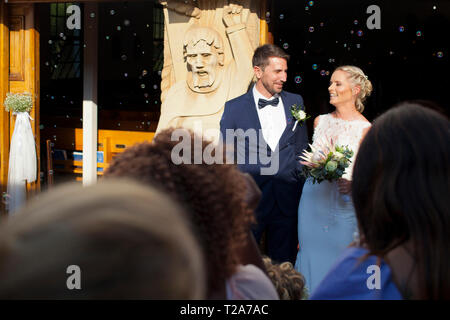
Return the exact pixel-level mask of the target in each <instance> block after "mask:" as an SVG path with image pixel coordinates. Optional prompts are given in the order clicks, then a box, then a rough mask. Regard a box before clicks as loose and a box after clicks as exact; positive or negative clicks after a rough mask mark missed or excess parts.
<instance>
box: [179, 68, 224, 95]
mask: <svg viewBox="0 0 450 320" xmlns="http://www.w3.org/2000/svg"><path fill="white" fill-rule="evenodd" d="M217 72H218V73H217ZM220 75H221V70H215V69H213V70H209V71H200V72H198V71H197V72H192V71H191V72H188V77H187V84H188V86H189V88H191V90H192V91H194V92H198V93H208V92H212V91H214V90H216V89H217V86H218V85H219V84H220V82H221V77H220Z"/></svg>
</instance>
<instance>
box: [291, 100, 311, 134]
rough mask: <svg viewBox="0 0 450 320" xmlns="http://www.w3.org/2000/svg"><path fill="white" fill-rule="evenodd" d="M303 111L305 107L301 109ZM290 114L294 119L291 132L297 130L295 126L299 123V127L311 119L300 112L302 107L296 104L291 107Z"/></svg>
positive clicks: (303, 112)
mask: <svg viewBox="0 0 450 320" xmlns="http://www.w3.org/2000/svg"><path fill="white" fill-rule="evenodd" d="M303 109H305V107H303ZM291 114H292V116H293V117H294V119H295V124H294V127H293V128H292V131H295V128H297V124H298V123H299V122H300V125H302V124H303V123H304V122H305V121H306V120H307V119H309V118H311V116H310V115H308V114H306V112H305V111H303V110H302V106H301V105H297V104H293V105H292V106H291Z"/></svg>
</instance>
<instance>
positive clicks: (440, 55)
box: [436, 51, 444, 58]
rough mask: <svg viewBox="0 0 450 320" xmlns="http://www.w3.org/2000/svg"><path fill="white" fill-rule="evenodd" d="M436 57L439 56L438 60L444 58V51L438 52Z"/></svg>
mask: <svg viewBox="0 0 450 320" xmlns="http://www.w3.org/2000/svg"><path fill="white" fill-rule="evenodd" d="M436 56H437V57H438V58H442V57H443V56H444V53H443V52H442V51H438V52H437V53H436Z"/></svg>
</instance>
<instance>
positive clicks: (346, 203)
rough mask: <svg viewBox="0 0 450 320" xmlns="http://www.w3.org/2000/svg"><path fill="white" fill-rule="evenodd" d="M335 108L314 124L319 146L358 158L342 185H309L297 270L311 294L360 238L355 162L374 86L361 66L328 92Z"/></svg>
mask: <svg viewBox="0 0 450 320" xmlns="http://www.w3.org/2000/svg"><path fill="white" fill-rule="evenodd" d="M328 91H329V93H330V103H331V104H332V105H333V106H334V107H335V108H336V110H335V111H334V112H332V113H329V114H324V115H320V116H318V117H317V118H316V119H315V120H314V135H313V145H314V144H315V143H317V142H319V141H321V140H322V139H324V138H333V140H334V141H336V143H337V144H339V145H343V146H348V147H349V148H350V149H351V150H353V152H354V155H353V157H352V159H351V161H352V162H351V164H350V166H349V167H348V168H347V169H346V171H345V173H344V175H343V177H342V178H341V179H340V180H339V181H337V182H328V181H323V182H321V183H320V184H317V183H316V184H313V183H312V180H311V179H308V180H306V182H305V185H304V187H303V192H302V197H301V199H300V205H299V209H298V213H299V218H298V237H299V246H300V249H299V252H298V255H297V260H296V263H295V268H296V269H297V270H298V271H299V272H301V273H302V274H303V275H304V276H305V279H306V285H307V287H308V289H309V291H310V292H313V291H314V289H315V288H316V287H317V286H318V284H319V283H320V281H321V280H322V279H323V278H324V276H325V275H326V273H327V272H328V270H329V269H330V268H331V266H332V265H333V263H334V261H335V260H336V259H337V258H338V256H339V254H340V253H341V252H342V251H343V250H344V249H345V248H346V247H347V246H348V245H349V244H350V243H351V242H352V241H353V236H354V234H355V232H357V224H356V218H355V212H354V208H353V204H352V201H351V197H350V193H351V180H352V171H353V162H354V160H355V158H356V154H357V152H358V148H359V145H360V143H361V140H362V138H363V137H364V135H365V134H366V132H367V131H368V130H369V128H370V122H369V121H368V120H367V119H366V118H365V117H364V116H363V115H362V114H361V112H362V111H363V109H364V105H363V101H364V100H365V98H366V97H367V96H368V95H370V93H371V91H372V84H371V82H370V81H369V80H368V79H367V76H366V75H365V74H364V72H363V71H362V70H361V69H360V68H358V67H355V66H342V67H339V68H337V69H336V70H335V71H334V72H333V74H332V76H331V80H330V86H329V88H328Z"/></svg>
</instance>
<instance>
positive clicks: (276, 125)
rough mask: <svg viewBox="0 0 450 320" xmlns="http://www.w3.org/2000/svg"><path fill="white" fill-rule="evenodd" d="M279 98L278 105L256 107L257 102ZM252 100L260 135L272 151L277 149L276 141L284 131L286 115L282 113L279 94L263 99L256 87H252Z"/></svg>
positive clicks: (282, 107) (281, 101)
mask: <svg viewBox="0 0 450 320" xmlns="http://www.w3.org/2000/svg"><path fill="white" fill-rule="evenodd" d="M277 97H278V98H279V99H280V100H279V102H278V105H276V106H272V105H267V106H265V107H264V108H261V109H260V108H259V107H258V100H259V99H264V100H269V101H270V100H272V99H275V98H277ZM253 98H254V99H255V108H256V111H257V112H258V117H259V122H260V123H261V129H262V134H263V137H264V140H266V142H267V144H268V145H269V147H270V149H272V151H274V150H275V149H276V147H277V144H278V141H279V140H280V138H281V135H282V134H283V132H284V130H285V129H286V114H285V112H284V105H283V100H281V96H280V95H279V94H274V95H273V96H272V97H271V98H270V99H267V98H266V97H264V96H263V95H262V94H261V93H259V91H258V89H256V86H253Z"/></svg>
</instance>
